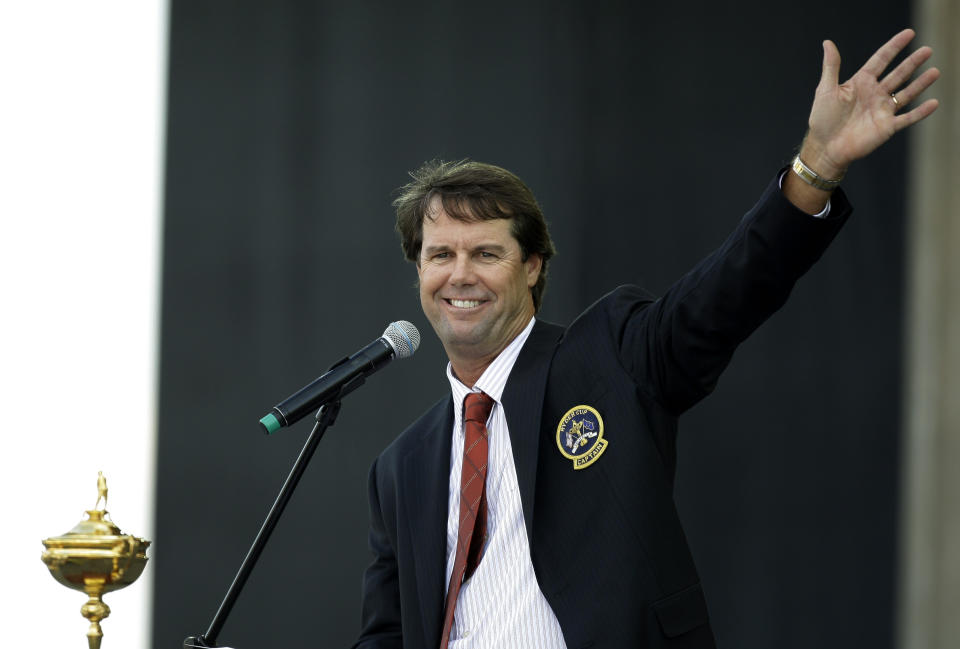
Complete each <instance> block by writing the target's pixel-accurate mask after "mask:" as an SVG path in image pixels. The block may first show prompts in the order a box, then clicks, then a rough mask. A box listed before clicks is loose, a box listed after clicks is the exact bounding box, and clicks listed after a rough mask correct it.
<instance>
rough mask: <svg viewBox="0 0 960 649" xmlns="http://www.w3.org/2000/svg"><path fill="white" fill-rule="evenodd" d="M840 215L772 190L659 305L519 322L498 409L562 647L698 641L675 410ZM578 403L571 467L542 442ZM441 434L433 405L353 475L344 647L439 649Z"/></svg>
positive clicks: (840, 205)
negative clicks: (357, 604) (577, 453)
mask: <svg viewBox="0 0 960 649" xmlns="http://www.w3.org/2000/svg"><path fill="white" fill-rule="evenodd" d="M850 212H851V207H850V205H849V203H848V202H847V200H846V198H845V196H844V195H843V193H842V192H840V191H838V192H836V193H835V194H834V196H833V199H832V209H831V214H830V217H829V218H827V219H815V218H813V217H811V216H809V215H807V214H804V213H802V212H801V211H799V210H797V209H796V208H795V207H794V206H793V205H792V204H790V203H789V202H788V201H787V200H786V199H785V198H784V197H783V195H782V193H781V192H780V190H779V188H778V187H777V183H776V181H774V182H772V183H771V184H770V186H768V188H767V190H766V191H765V192H764V194H763V195H762V197H761V199H760V201H759V202H758V203H757V205H755V206H754V207H753V208H752V209H751V210H750V211H749V212H748V213H747V214H746V215H745V216H744V218H743V219H742V220H741V222H740V223H739V225H738V227H737V228H736V229H735V230H734V232H733V233H732V234H731V235H730V236H729V237H728V238H727V239H726V241H725V242H724V243H723V245H722V246H721V247H720V248H718V249H717V250H716V251H714V252H713V253H711V254H710V255H709V256H708V257H706V258H705V259H704V260H703V261H701V262H700V263H699V264H698V265H697V266H696V267H695V268H694V269H693V270H691V271H690V272H689V273H687V274H686V275H685V276H684V277H683V278H681V279H680V280H679V281H678V282H677V283H676V284H674V285H673V286H672V287H671V288H670V290H669V291H668V292H667V293H666V294H665V295H664V296H663V297H661V298H660V299H654V297H653V296H651V295H649V294H647V293H646V292H644V291H643V290H641V289H639V288H637V287H632V286H623V287H620V288H618V289H616V290H614V291H613V292H611V293H609V294H608V295H606V296H604V297H603V298H601V299H600V300H599V301H597V302H596V303H595V304H593V305H592V306H590V307H589V308H588V309H587V310H586V311H584V312H583V313H582V314H581V315H580V316H579V317H578V318H577V319H576V320H575V321H574V322H573V323H572V324H571V325H570V326H569V327H566V328H564V327H560V326H557V325H552V324H547V323H544V322H540V321H538V322H537V323H536V324H535V326H534V328H533V331H532V332H531V335H530V337H529V338H528V340H527V342H526V344H525V345H524V347H523V349H522V350H521V352H520V355H519V357H518V358H517V361H516V364H515V365H514V368H513V370H512V372H511V374H510V377H509V379H508V381H507V385H506V388H505V390H504V394H503V397H502V403H503V406H504V411H505V414H506V417H507V423H508V426H509V429H510V439H511V444H512V446H513V454H514V462H515V464H516V470H517V479H518V481H519V487H520V496H521V501H522V505H523V517H524V521H525V523H526V529H527V538H528V539H529V541H530V554H531V559H532V562H533V567H534V570H535V572H536V576H537V582H538V583H539V585H540V589H541V590H542V591H543V594H544V596H545V597H546V599H547V601H548V602H549V603H550V606H551V607H552V609H553V611H554V613H555V614H556V616H557V619H558V620H559V622H560V627H561V629H562V631H563V635H564V639H565V641H566V644H567V646H568V647H569V648H570V649H580V648H586V647H592V648H596V649H599V648H608V647H609V648H611V649H623V648H624V647H644V648H651V649H653V648H658V649H659V648H664V649H667V648H669V649H694V648H696V649H701V648H704V649H708V648H712V647H714V646H715V643H714V639H713V633H712V631H711V629H710V624H709V620H708V616H707V606H706V602H705V600H704V595H703V591H702V589H701V586H700V580H699V577H698V576H697V570H696V567H695V566H694V563H693V559H692V556H691V553H690V550H689V548H688V546H687V541H686V538H685V536H684V533H683V529H682V527H681V525H680V520H679V518H678V515H677V511H676V507H675V505H674V501H673V478H674V467H675V462H676V435H677V416H678V415H679V414H681V413H682V412H684V411H685V410H687V409H688V408H690V407H691V406H692V405H693V404H695V403H697V402H698V401H699V400H700V399H702V398H703V397H704V396H706V395H707V394H709V393H710V392H711V390H712V389H713V387H714V385H715V384H716V381H717V379H718V377H719V375H720V373H721V372H722V371H723V369H724V368H725V367H726V366H727V364H728V362H729V360H730V357H731V355H732V353H733V351H734V349H735V348H736V347H737V345H738V344H739V343H740V342H741V341H743V340H744V339H745V338H746V337H747V336H748V335H749V334H750V333H751V332H752V331H753V330H754V329H756V327H758V326H759V325H760V324H761V323H762V322H763V321H764V320H765V319H766V318H768V317H769V316H770V315H771V314H772V313H773V312H774V311H776V310H777V309H778V308H779V307H780V306H781V305H782V304H783V303H784V302H785V300H786V299H787V297H788V295H789V293H790V291H791V289H792V287H793V284H794V282H795V281H796V280H797V279H798V278H799V277H800V276H801V275H803V273H805V272H806V271H807V269H808V268H809V267H810V266H811V265H812V264H813V263H814V262H815V261H816V260H817V259H818V258H819V257H820V255H821V254H822V252H823V250H824V249H825V248H826V246H827V245H828V244H829V243H830V241H831V240H832V239H833V237H834V236H835V235H836V233H837V231H838V230H839V228H840V227H841V225H842V224H843V223H844V221H845V220H846V218H847V217H848V215H849V213H850ZM578 405H588V406H591V407H592V408H594V409H595V410H596V411H597V412H598V413H599V415H600V417H601V418H602V422H603V435H602V438H603V439H604V440H606V443H607V447H606V448H605V449H604V451H603V453H602V454H601V455H600V456H599V457H598V458H597V459H596V461H595V462H593V463H592V464H591V465H590V466H587V467H585V468H583V469H581V470H575V469H574V467H573V463H572V462H571V460H570V459H569V458H568V457H565V456H564V454H562V452H561V448H560V442H559V441H558V437H559V436H558V432H557V428H558V425H559V424H560V421H561V419H563V418H564V415H565V414H566V413H567V412H569V411H570V409H571V408H573V407H575V406H578ZM452 428H453V405H452V402H451V399H450V397H449V395H448V396H445V397H444V398H443V399H441V400H440V401H439V402H438V403H437V404H436V405H434V406H433V407H432V408H431V409H430V410H428V411H427V412H426V413H425V414H424V415H423V416H422V417H421V418H420V419H418V420H417V421H416V422H415V423H414V424H413V425H411V426H410V427H409V428H407V429H406V430H405V431H404V432H403V433H402V434H401V435H400V436H399V437H397V439H396V440H395V441H394V442H393V443H392V444H391V445H390V446H389V447H388V448H387V449H386V450H384V451H383V453H382V454H381V455H380V456H379V457H378V458H377V460H376V461H375V462H374V464H373V467H372V468H371V470H370V480H369V492H370V494H369V497H370V518H371V523H370V539H369V540H370V548H371V550H372V552H373V555H374V560H373V563H372V564H371V565H370V567H369V568H368V569H367V571H366V572H365V574H364V584H363V614H362V624H363V628H362V632H361V636H360V639H359V640H358V642H357V644H356V645H355V647H357V648H365V649H372V648H375V647H376V648H386V647H406V648H407V649H412V648H421V647H422V648H426V649H430V648H433V647H437V646H439V641H440V633H441V630H442V624H443V620H442V616H443V601H444V595H445V590H446V583H445V579H444V572H445V565H446V521H447V496H448V494H447V483H448V480H449V471H450V445H451V440H450V431H451V430H452ZM574 549H575V550H576V553H577V556H579V557H581V558H580V559H578V560H577V562H576V564H575V565H571V561H570V557H571V552H572V550H574ZM495 623H496V622H495V621H491V624H495Z"/></svg>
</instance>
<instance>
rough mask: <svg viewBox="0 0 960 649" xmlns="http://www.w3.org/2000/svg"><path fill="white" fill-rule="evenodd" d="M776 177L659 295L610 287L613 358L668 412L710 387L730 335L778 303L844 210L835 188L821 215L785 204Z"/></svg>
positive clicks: (731, 344)
mask: <svg viewBox="0 0 960 649" xmlns="http://www.w3.org/2000/svg"><path fill="white" fill-rule="evenodd" d="M778 178H779V174H778V176H777V178H775V179H774V180H773V181H772V182H771V183H770V185H769V186H768V187H767V189H766V191H765V192H764V193H763V195H762V196H761V198H760V200H759V201H758V202H757V204H756V205H755V206H754V207H753V208H752V209H751V210H750V211H749V212H747V214H746V215H745V216H744V217H743V219H742V220H741V221H740V223H739V224H738V226H737V227H736V229H735V230H734V231H733V232H732V233H731V234H730V235H729V236H728V237H727V239H726V240H725V241H724V242H723V244H722V245H721V246H720V247H719V248H718V249H716V250H715V251H713V252H712V253H711V254H710V255H708V256H707V257H706V258H704V259H703V260H702V261H701V262H700V263H698V264H697V265H696V266H695V267H694V268H693V269H692V270H691V271H689V272H688V273H686V274H685V275H684V276H683V277H682V278H680V280H679V281H677V282H676V283H675V284H674V285H673V286H671V287H670V289H669V290H668V291H667V292H666V293H665V294H664V295H663V297H661V298H660V299H658V300H654V301H652V302H651V300H650V298H649V297H646V296H645V295H642V294H640V293H639V291H634V292H631V291H630V290H626V291H615V292H614V295H613V296H611V297H612V303H611V305H610V308H611V309H612V311H613V313H612V316H613V317H611V320H610V322H611V323H612V326H613V327H614V328H615V331H614V332H613V335H614V336H615V338H616V340H617V343H618V345H619V355H620V358H621V362H622V363H623V364H624V366H625V368H626V369H627V371H628V372H630V374H631V375H632V376H633V377H634V378H635V380H636V381H637V382H638V384H640V385H643V386H645V388H646V389H647V390H648V391H650V392H652V394H651V396H652V397H653V398H654V399H655V400H656V401H657V402H659V403H660V404H661V405H662V406H663V407H664V408H666V410H667V411H668V412H670V413H672V414H675V415H677V414H680V413H682V412H683V411H685V410H687V409H688V408H690V407H691V406H693V405H694V404H695V403H697V402H698V401H699V400H700V399H702V398H703V397H705V396H706V395H708V394H709V393H710V392H712V391H713V388H714V387H715V386H716V383H717V380H718V378H719V376H720V373H721V372H722V371H723V370H724V369H725V368H726V366H727V364H728V363H729V362H730V358H731V356H732V355H733V352H734V350H735V349H736V347H737V345H739V344H740V343H741V342H742V341H743V340H744V339H745V338H747V336H749V335H750V334H751V333H752V332H753V331H754V330H755V329H756V328H757V327H759V326H760V325H761V324H762V323H763V322H764V321H765V320H766V319H767V318H769V317H770V316H771V315H772V314H773V313H774V312H775V311H777V309H779V308H780V307H781V306H782V305H783V304H784V302H786V300H787V297H788V296H789V295H790V292H791V290H792V289H793V286H794V284H795V282H796V281H797V280H798V279H799V278H800V277H801V276H802V275H803V274H804V273H805V272H806V271H807V270H808V269H809V268H810V267H811V266H812V265H813V264H814V262H816V261H817V260H818V259H819V258H820V256H821V255H822V254H823V251H824V250H825V249H826V247H827V246H828V245H829V244H830V242H831V241H832V240H833V238H834V237H835V236H836V234H837V232H838V231H839V230H840V227H841V226H842V225H843V223H844V222H845V221H846V219H847V217H848V216H849V214H850V213H851V211H852V208H851V206H850V203H849V202H848V201H847V199H846V196H844V194H843V192H842V191H841V190H838V191H837V192H835V193H834V195H833V197H832V199H831V212H830V216H829V217H828V218H825V219H823V218H816V217H813V216H810V215H809V214H806V213H804V212H802V211H800V210H799V209H797V208H796V207H794V206H793V204H791V203H790V202H789V201H788V200H787V199H786V198H785V197H784V196H783V193H782V192H781V191H780V188H779V183H778V182H777V179H778Z"/></svg>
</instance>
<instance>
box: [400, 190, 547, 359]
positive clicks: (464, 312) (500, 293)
mask: <svg viewBox="0 0 960 649" xmlns="http://www.w3.org/2000/svg"><path fill="white" fill-rule="evenodd" d="M510 226H511V220H510V219H492V220H488V221H475V222H469V223H467V222H463V221H457V220H454V219H452V218H450V217H449V216H448V215H447V213H446V212H445V211H444V210H443V207H442V205H441V203H440V199H439V198H437V197H435V198H434V199H433V202H432V203H431V204H430V210H429V211H428V213H427V217H426V218H425V219H424V220H423V247H422V248H421V251H420V260H419V262H418V264H417V272H418V273H419V275H420V304H421V306H422V307H423V312H424V314H425V315H426V316H427V319H428V320H430V324H431V325H433V329H434V331H436V332H437V336H439V337H440V341H441V342H442V343H443V347H444V349H445V350H446V352H447V355H448V356H449V357H450V360H451V361H452V362H454V365H455V366H456V361H457V360H461V361H465V360H466V361H477V360H486V361H487V362H489V361H490V360H492V359H493V357H494V356H496V355H497V354H499V353H500V352H501V351H502V350H503V348H504V347H506V346H507V345H508V344H509V343H510V341H511V340H513V339H514V338H515V337H516V336H517V334H519V333H520V332H521V331H523V329H524V327H526V326H527V323H529V322H530V318H531V317H533V313H534V308H533V297H532V296H531V294H530V288H531V287H533V286H534V285H535V284H536V283H537V277H538V276H539V274H540V265H541V264H540V256H539V255H535V254H531V255H530V256H529V257H528V258H527V260H526V261H523V254H522V253H521V251H520V244H519V243H518V242H517V240H516V239H515V238H514V237H513V235H512V234H511V233H510Z"/></svg>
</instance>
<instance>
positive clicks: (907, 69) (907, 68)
mask: <svg viewBox="0 0 960 649" xmlns="http://www.w3.org/2000/svg"><path fill="white" fill-rule="evenodd" d="M932 54H933V50H932V49H930V48H929V47H921V48H920V49H919V50H917V51H916V52H914V53H913V54H911V55H910V56H908V57H907V58H905V59H904V60H903V61H902V62H901V63H900V65H898V66H897V67H896V68H894V70H893V72H891V73H890V74H888V75H887V76H885V77H884V78H883V81H881V82H880V88H881V89H883V91H884V92H887V93H890V92H895V91H896V89H897V88H899V87H900V86H902V85H903V84H904V83H905V82H906V81H907V79H909V78H910V77H911V76H913V73H914V72H915V71H916V69H917V68H919V67H920V66H921V65H923V64H924V63H925V62H926V61H927V59H929V58H930V56H931V55H932Z"/></svg>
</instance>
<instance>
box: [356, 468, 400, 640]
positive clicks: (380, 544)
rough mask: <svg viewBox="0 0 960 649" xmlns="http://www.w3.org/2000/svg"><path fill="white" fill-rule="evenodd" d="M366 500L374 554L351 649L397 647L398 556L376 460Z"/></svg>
mask: <svg viewBox="0 0 960 649" xmlns="http://www.w3.org/2000/svg"><path fill="white" fill-rule="evenodd" d="M369 501H370V537H369V544H370V550H371V552H372V553H373V557H374V558H373V563H371V564H370V566H369V567H368V568H367V569H366V571H365V572H364V575H363V603H362V617H361V632H360V637H359V639H358V640H357V642H356V644H354V649H392V648H398V649H399V648H400V647H402V646H403V640H402V633H401V619H400V586H399V580H398V575H397V558H396V552H395V550H394V547H393V544H392V543H391V541H390V537H389V535H388V533H387V530H386V528H385V526H384V522H383V512H382V510H381V508H380V494H379V492H378V488H377V462H376V461H374V463H373V466H371V467H370V477H369Z"/></svg>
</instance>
